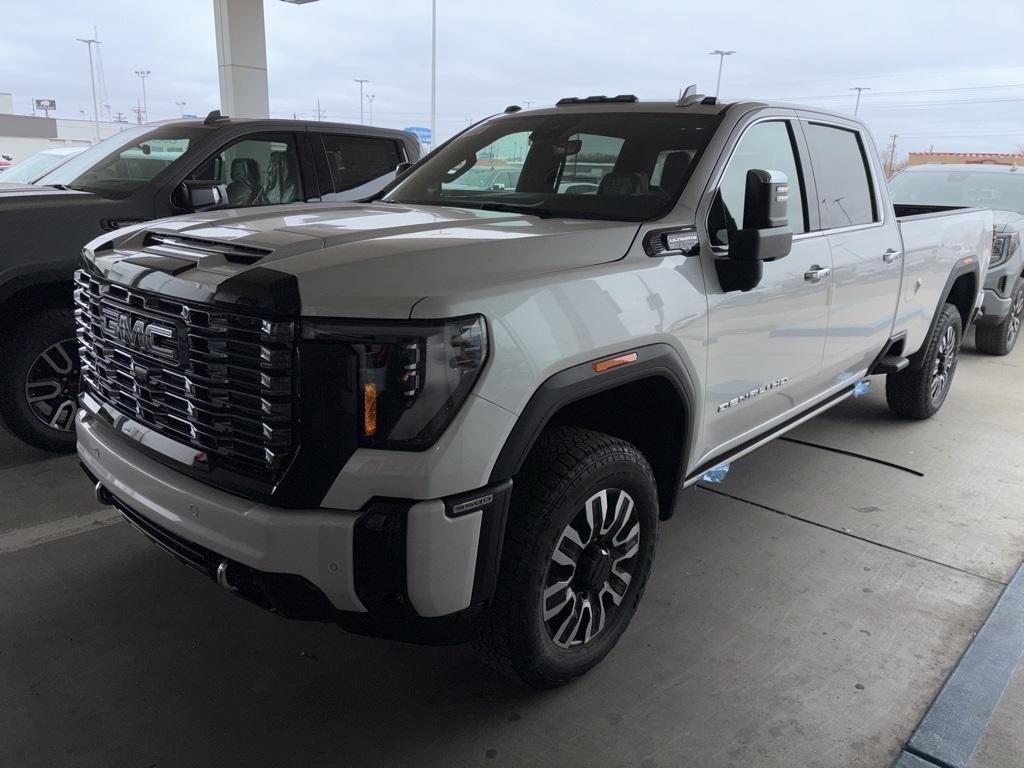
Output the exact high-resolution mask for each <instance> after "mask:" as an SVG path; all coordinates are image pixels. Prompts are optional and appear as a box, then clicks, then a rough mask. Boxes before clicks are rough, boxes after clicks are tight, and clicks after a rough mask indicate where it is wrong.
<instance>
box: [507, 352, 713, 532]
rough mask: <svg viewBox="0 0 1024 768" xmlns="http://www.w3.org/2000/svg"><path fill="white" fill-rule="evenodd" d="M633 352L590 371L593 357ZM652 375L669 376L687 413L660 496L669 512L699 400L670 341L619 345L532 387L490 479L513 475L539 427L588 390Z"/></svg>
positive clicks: (690, 444)
mask: <svg viewBox="0 0 1024 768" xmlns="http://www.w3.org/2000/svg"><path fill="white" fill-rule="evenodd" d="M633 352H635V353H636V354H637V359H636V362H633V363H630V364H627V365H622V366H619V367H617V368H612V369H610V370H607V371H604V372H603V373H597V372H595V371H594V368H593V364H594V363H595V362H599V361H601V360H607V359H609V358H613V357H616V356H618V355H625V354H629V353H633ZM651 378H661V379H664V380H666V381H668V383H669V384H670V385H671V386H672V387H673V389H674V390H675V392H676V394H677V396H678V397H679V400H680V403H681V405H682V407H683V412H684V418H685V426H684V430H685V435H684V439H683V450H682V451H681V452H680V456H679V458H678V462H679V463H678V471H677V479H678V482H677V483H676V484H675V485H674V487H673V489H672V492H671V494H670V495H669V496H668V497H666V498H663V499H662V510H661V517H662V519H666V518H668V517H670V516H671V515H672V511H673V506H674V502H675V498H676V495H677V494H678V492H679V490H680V489H681V487H682V484H683V481H684V479H685V477H686V468H687V466H688V465H689V459H690V453H691V451H692V450H693V446H694V445H695V429H696V425H697V423H698V419H697V418H696V415H695V408H696V406H697V403H698V400H697V396H696V388H695V387H694V384H693V382H694V377H693V376H692V375H691V374H690V373H689V371H688V370H687V367H686V364H685V363H684V362H683V358H682V356H681V355H680V354H679V352H678V351H677V350H676V349H675V348H674V347H672V346H671V345H669V344H667V343H663V342H660V343H655V344H649V345H645V346H642V347H627V348H623V349H621V350H619V351H618V352H612V353H610V354H607V355H602V356H601V357H597V358H594V359H593V360H588V361H586V362H583V363H579V364H578V365H574V366H572V367H570V368H566V369H564V370H562V371H559V372H558V373H555V374H554V375H552V376H550V377H549V378H548V379H546V380H545V381H544V382H543V383H542V384H541V385H540V386H539V387H538V388H537V390H536V391H535V392H534V393H533V396H532V397H531V398H530V400H529V402H528V403H527V404H526V407H525V408H524V409H523V411H522V413H521V414H520V416H519V418H518V419H517V421H516V424H515V426H514V427H513V428H512V432H511V433H510V434H509V436H508V437H507V438H506V440H505V444H504V445H503V446H502V448H501V451H500V452H499V454H498V458H497V460H496V461H495V463H494V466H493V468H492V469H491V476H490V482H491V483H498V482H502V481H504V480H509V479H512V478H513V477H514V476H515V475H516V474H517V473H518V472H519V470H520V469H521V468H522V466H523V463H524V462H525V461H526V457H527V456H528V455H529V453H530V451H531V450H532V449H533V446H534V444H535V443H536V442H537V439H538V438H539V437H540V435H541V433H542V432H543V431H544V429H545V428H546V427H547V425H548V424H549V423H550V422H551V420H552V419H553V418H554V416H555V415H556V414H557V413H558V412H559V411H560V410H561V409H562V408H564V407H566V406H568V405H571V404H572V403H575V402H577V401H579V400H583V399H584V398H587V397H590V396H591V395H596V394H600V393H602V392H607V391H609V390H613V389H616V388H618V387H621V386H623V385H625V384H631V383H634V382H637V381H642V380H644V379H651Z"/></svg>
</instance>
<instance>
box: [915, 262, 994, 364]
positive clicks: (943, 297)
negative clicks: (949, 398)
mask: <svg viewBox="0 0 1024 768" xmlns="http://www.w3.org/2000/svg"><path fill="white" fill-rule="evenodd" d="M965 275H974V285H975V288H978V287H979V286H981V285H982V274H981V264H980V262H978V260H977V259H976V258H974V257H973V256H971V257H969V258H968V259H961V260H960V261H959V262H957V266H956V267H955V268H954V269H953V271H952V272H950V274H949V277H948V278H946V284H945V285H944V286H943V287H942V291H941V292H940V293H939V301H938V303H937V304H936V305H935V311H934V312H933V313H932V321H931V323H930V324H929V325H928V333H927V334H925V337H924V341H923V342H922V343H921V348H920V349H919V350H917V351H916V352H915V353H914V354H912V355H910V366H909V370H911V371H919V370H921V367H922V366H923V365H924V356H925V352H926V351H927V350H928V339H930V338H931V337H932V334H933V333H934V332H935V326H936V324H937V323H938V322H939V315H941V314H942V308H943V306H945V305H946V304H947V303H948V302H949V297H950V294H951V293H952V292H953V286H954V285H955V284H956V281H957V280H959V279H960V278H961V277H964V276H965ZM975 293H977V291H975ZM976 300H977V297H976V296H975V297H974V298H973V299H972V302H976ZM976 312H977V308H976V307H975V306H974V303H972V305H971V310H970V312H969V316H968V317H967V320H966V321H965V322H964V324H963V332H964V333H967V329H968V328H969V327H970V325H971V323H972V322H973V321H974V316H975V314H976Z"/></svg>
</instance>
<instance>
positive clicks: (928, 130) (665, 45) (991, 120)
mask: <svg viewBox="0 0 1024 768" xmlns="http://www.w3.org/2000/svg"><path fill="white" fill-rule="evenodd" d="M11 5H12V7H11V8H8V9H7V12H6V13H4V15H3V21H2V22H0V61H2V62H3V64H2V67H0V91H10V92H11V93H12V94H13V95H14V100H15V111H16V112H18V113H26V114H27V113H29V112H30V111H31V100H32V99H33V98H55V99H56V100H57V102H58V107H59V112H58V115H59V116H61V117H72V118H77V117H80V116H81V113H80V110H85V112H86V114H87V115H88V116H89V117H90V118H91V115H92V99H91V94H90V86H89V71H88V63H87V57H86V50H85V46H84V45H83V44H82V43H78V42H75V38H78V37H90V36H91V35H92V32H93V26H94V25H95V27H96V28H97V30H98V34H99V39H100V40H101V41H102V42H103V46H102V57H103V69H104V73H105V81H106V90H107V95H108V102H109V104H110V105H111V108H112V110H113V111H114V112H117V111H121V112H123V113H125V114H126V115H129V116H131V107H133V106H134V105H135V104H136V101H137V100H138V99H140V98H141V88H140V81H139V78H138V77H136V76H135V75H134V74H133V72H134V70H137V69H148V70H150V71H151V72H152V75H151V76H150V77H149V79H148V80H147V84H146V85H147V95H148V104H149V117H150V119H154V120H155V119H161V118H167V117H174V116H176V115H177V114H178V107H177V106H176V105H175V102H176V101H185V102H186V107H185V110H186V112H194V113H197V114H205V113H206V112H207V111H209V110H210V109H214V108H216V107H218V106H219V97H218V85H217V53H216V46H215V40H214V25H213V0H174V2H167V1H166V0H163V1H162V2H150V1H149V0H134V1H133V2H127V1H126V0H119V1H118V0H89V2H80V1H79V0H59V1H56V2H54V1H47V0H37V2H34V3H16V4H13V3H12V4H11ZM437 5H438V96H437V112H438V133H439V134H441V137H442V138H444V137H445V136H446V135H450V134H451V133H453V132H455V131H456V130H458V129H459V128H461V127H462V126H464V125H466V123H467V122H468V121H470V120H476V119H478V118H480V117H483V116H485V115H487V114H491V113H493V112H496V111H499V110H500V109H502V108H504V107H505V106H506V105H507V104H512V103H518V104H522V105H524V106H525V102H527V101H529V102H532V103H533V104H534V105H542V104H551V103H553V102H554V101H556V100H557V99H558V98H560V97H562V96H569V95H588V94H595V93H605V94H616V93H635V94H637V95H638V96H640V97H641V98H668V97H671V98H675V97H676V95H677V94H678V91H679V89H680V88H681V87H684V86H686V85H687V84H689V83H696V84H697V85H698V88H699V90H700V91H701V92H703V93H713V92H714V87H715V76H716V73H717V63H718V57H716V56H709V55H708V51H710V50H712V49H715V48H722V49H735V50H736V51H737V53H736V54H735V55H734V56H730V57H729V58H728V59H726V61H725V72H724V76H723V79H722V94H721V95H722V97H723V98H724V99H726V100H730V99H736V98H740V97H752V98H776V99H785V100H787V101H794V102H804V103H807V104H813V105H818V106H827V107H829V108H830V109H835V110H846V111H852V110H853V103H854V93H853V92H852V91H850V90H848V89H849V88H851V87H853V86H864V87H869V88H871V89H872V90H870V91H865V92H864V97H863V99H862V101H861V109H860V115H861V117H863V118H864V119H865V120H867V122H868V124H869V125H870V126H871V128H872V130H873V132H874V134H875V138H876V141H877V143H878V144H879V145H880V146H884V145H886V144H887V143H888V140H889V139H888V137H889V135H890V134H893V133H895V134H899V140H898V145H897V152H898V154H899V155H903V154H905V153H906V152H907V151H910V150H919V149H928V148H929V147H930V146H932V145H934V148H935V149H936V150H948V151H975V150H983V151H1004V152H1009V151H1013V150H1014V149H1015V148H1016V147H1017V146H1018V145H1024V54H1022V50H1024V49H1022V45H1021V35H1022V34H1024V0H971V2H967V0H856V1H855V2H854V1H850V2H843V0H817V1H816V2H804V1H803V0H776V2H765V1H764V0H710V1H708V2H695V1H694V0H689V1H684V0H675V1H674V2H660V1H659V0H617V1H614V2H612V1H609V0H517V1H516V2H509V3H498V2H493V0H476V1H475V2H474V1H473V0H437ZM265 12H266V27H267V47H268V59H269V61H268V64H269V71H270V75H269V79H270V109H271V113H272V114H273V115H274V116H281V117H291V115H292V114H293V113H295V114H297V115H298V116H299V117H314V116H315V111H314V110H315V108H316V100H317V99H318V98H319V99H320V105H321V108H322V109H323V110H324V119H329V120H337V121H345V122H358V120H359V88H358V85H357V84H356V83H354V82H353V78H367V79H369V80H370V81H371V82H370V84H369V85H368V86H367V93H373V94H375V96H376V98H375V101H374V122H375V123H377V124H379V125H385V126H390V127H396V128H404V127H406V126H410V125H424V126H425V125H428V124H429V114H430V0H390V1H388V2H368V1H367V0H319V2H314V3H309V4H306V5H292V4H289V3H284V2H280V0H265ZM367 118H368V114H367ZM131 119H133V120H134V117H133V116H132V117H131Z"/></svg>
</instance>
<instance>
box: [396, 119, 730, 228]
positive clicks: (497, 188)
mask: <svg viewBox="0 0 1024 768" xmlns="http://www.w3.org/2000/svg"><path fill="white" fill-rule="evenodd" d="M717 125H718V118H717V117H716V116H713V115H693V114H689V115H687V114H654V113H636V112H628V113H627V112H607V113H594V112H572V111H566V112H565V113H564V114H547V115H528V114H527V115H517V116H512V117H500V118H497V119H494V120H488V121H487V122H485V123H483V124H481V125H479V126H476V127H474V128H470V129H469V130H468V131H466V132H465V133H463V134H462V135H460V136H458V137H457V138H455V139H454V140H453V141H452V142H451V143H449V144H447V145H446V146H443V147H441V148H439V149H438V150H437V151H436V152H434V153H433V154H431V155H429V156H428V157H427V159H426V160H425V161H424V163H423V164H422V165H420V166H419V167H418V168H416V169H415V170H414V171H413V172H412V173H410V174H409V176H408V177H407V178H405V179H403V180H402V181H401V182H400V183H399V184H398V185H397V186H396V187H395V188H394V189H392V190H391V192H389V193H388V194H387V195H385V197H384V198H383V199H384V200H385V201H387V202H394V203H410V204H424V205H447V206H453V207H461V208H483V209H488V210H508V211H517V212H522V213H528V214H534V215H538V216H558V217H564V218H590V219H611V220H619V221H643V220H646V219H652V218H656V217H658V216H660V215H662V214H663V213H664V212H665V211H667V210H668V208H669V207H671V206H672V205H673V204H674V203H675V201H676V199H677V198H678V197H679V193H680V192H681V191H682V189H683V186H684V185H685V184H686V181H687V179H689V177H690V171H691V169H692V168H693V167H694V165H695V164H696V162H697V160H698V159H699V158H700V156H701V153H702V152H703V150H704V147H705V146H706V145H707V141H708V139H709V138H710V137H711V135H712V134H713V133H714V129H715V127H716V126H717Z"/></svg>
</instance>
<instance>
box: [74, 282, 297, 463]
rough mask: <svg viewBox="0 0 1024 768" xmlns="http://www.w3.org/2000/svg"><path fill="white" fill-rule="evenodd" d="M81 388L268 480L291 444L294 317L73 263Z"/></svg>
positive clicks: (207, 455) (204, 459) (203, 456)
mask: <svg viewBox="0 0 1024 768" xmlns="http://www.w3.org/2000/svg"><path fill="white" fill-rule="evenodd" d="M75 305H76V308H75V317H76V321H77V324H78V339H79V348H80V352H81V358H82V383H83V390H84V391H88V392H90V393H91V394H92V395H93V396H94V397H96V398H98V399H99V400H100V401H102V402H103V403H106V404H107V405H109V406H111V407H112V408H113V409H115V410H116V411H118V412H120V413H122V414H124V415H125V416H127V417H129V418H131V419H134V420H135V421H137V422H139V423H141V424H143V425H145V426H147V427H150V428H152V429H154V430H156V431H157V432H159V433H160V434H163V435H165V436H167V437H169V438H171V439H173V440H176V441H178V442H181V443H185V444H187V445H190V446H192V447H194V448H195V449H196V460H195V463H196V464H197V465H199V466H202V465H204V464H206V465H207V466H208V467H209V468H213V467H214V466H215V465H216V466H217V467H223V468H224V469H228V470H231V471H235V472H239V473H242V474H244V475H248V476H253V477H259V478H261V479H263V480H271V481H272V480H273V478H274V477H275V476H276V475H277V473H278V471H279V470H280V469H282V467H283V466H284V464H285V463H286V462H287V460H288V458H289V457H291V456H292V454H293V453H294V451H295V447H296V446H295V440H294V437H295V434H296V429H295V415H296V414H295V413H294V412H293V407H292V404H293V402H294V396H295V394H296V393H295V391H294V376H293V375H292V373H293V369H294V367H295V365H296V361H295V322H294V321H292V320H280V319H270V318H264V317H259V316H257V315H252V314H243V313H237V312H229V311H225V310H223V309H220V308H218V307H213V306H208V305H203V304H192V303H188V302H184V301H180V300H177V299H171V298H168V297H166V296H159V295H156V294H152V293H146V292H142V291H136V290H134V289H130V288H126V287H124V286H121V285H118V284H116V283H111V282H109V281H107V280H104V279H102V278H99V277H96V276H93V275H89V274H87V273H85V272H84V271H79V272H78V273H76V275H75Z"/></svg>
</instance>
